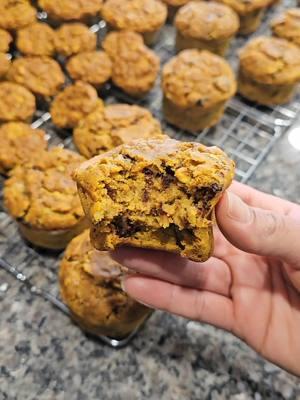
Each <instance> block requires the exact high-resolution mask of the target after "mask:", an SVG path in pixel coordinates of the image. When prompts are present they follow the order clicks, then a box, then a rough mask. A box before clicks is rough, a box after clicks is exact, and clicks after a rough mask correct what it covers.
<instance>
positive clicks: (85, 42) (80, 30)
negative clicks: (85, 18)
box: [55, 23, 97, 57]
mask: <svg viewBox="0 0 300 400" xmlns="http://www.w3.org/2000/svg"><path fill="white" fill-rule="evenodd" d="M96 45H97V37H96V35H95V33H93V32H92V31H90V30H89V28H88V27H87V26H86V25H83V24H80V23H70V24H63V25H62V26H61V27H60V28H58V29H57V31H56V37H55V47H56V50H57V52H58V53H60V54H62V55H64V56H66V57H69V56H71V55H72V54H77V53H81V52H83V51H91V50H95V49H96Z"/></svg>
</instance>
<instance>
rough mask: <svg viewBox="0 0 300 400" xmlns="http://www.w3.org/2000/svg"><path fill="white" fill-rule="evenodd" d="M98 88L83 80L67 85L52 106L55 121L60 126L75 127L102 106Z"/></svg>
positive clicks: (51, 110)
mask: <svg viewBox="0 0 300 400" xmlns="http://www.w3.org/2000/svg"><path fill="white" fill-rule="evenodd" d="M102 106H103V103H102V100H101V99H99V98H98V94H97V91H96V89H95V88H94V87H93V86H91V85H89V84H88V83H84V82H81V81H77V82H75V83H74V84H73V85H70V86H67V87H66V88H65V89H64V90H63V91H62V92H60V93H59V94H58V95H57V96H56V97H55V99H54V101H53V103H52V104H51V107H50V113H51V117H52V120H53V123H54V124H55V125H56V126H58V127H59V128H66V129H67V128H74V127H75V126H76V125H77V124H78V122H79V121H81V120H82V118H84V117H85V116H86V115H88V114H89V113H91V112H92V111H94V110H95V109H96V107H102Z"/></svg>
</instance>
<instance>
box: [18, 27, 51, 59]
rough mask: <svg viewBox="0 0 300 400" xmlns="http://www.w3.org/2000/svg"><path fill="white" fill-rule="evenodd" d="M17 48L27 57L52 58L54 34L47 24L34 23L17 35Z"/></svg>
mask: <svg viewBox="0 0 300 400" xmlns="http://www.w3.org/2000/svg"><path fill="white" fill-rule="evenodd" d="M16 44H17V48H18V49H19V50H20V52H21V53H23V54H25V55H29V56H52V55H53V54H54V53H55V32H54V30H53V29H52V28H51V27H50V26H49V25H47V24H45V23H41V22H36V23H34V24H32V25H29V26H26V27H25V28H23V29H20V30H19V31H18V33H17V43H16Z"/></svg>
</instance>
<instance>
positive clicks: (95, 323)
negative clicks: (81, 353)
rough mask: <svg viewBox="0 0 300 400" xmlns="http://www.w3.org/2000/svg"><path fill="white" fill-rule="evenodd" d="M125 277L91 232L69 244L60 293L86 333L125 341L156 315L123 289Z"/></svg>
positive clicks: (62, 264) (65, 255) (61, 277)
mask: <svg viewBox="0 0 300 400" xmlns="http://www.w3.org/2000/svg"><path fill="white" fill-rule="evenodd" d="M121 278H122V269H121V266H120V265H119V264H117V263H116V262H115V261H113V260H112V259H111V257H110V255H109V253H108V252H104V251H102V252H101V251H98V250H95V249H94V248H93V246H92V245H91V242H90V238H89V230H86V231H84V232H83V233H82V234H81V235H79V236H77V237H76V238H74V239H73V240H72V242H71V243H70V244H69V245H68V247H67V249H66V252H65V254H64V257H63V259H62V261H61V264H60V269H59V283H60V293H61V297H62V299H63V301H64V302H65V303H66V304H67V305H68V307H69V308H70V310H71V313H72V317H73V319H74V320H75V321H76V322H77V323H78V324H79V326H80V327H81V328H82V329H83V330H84V331H87V332H89V333H92V334H96V335H105V336H109V337H111V338H115V339H121V338H124V337H126V336H128V335H129V334H130V333H132V332H133V331H134V330H135V329H136V328H137V327H138V326H139V325H140V324H141V323H142V322H143V321H144V320H145V318H146V317H147V316H148V315H149V314H150V313H151V312H152V310H150V309H149V308H147V307H145V306H143V305H142V304H139V303H138V302H136V301H135V300H133V299H131V298H130V297H129V296H128V295H127V294H126V293H125V292H124V291H123V290H122V288H121Z"/></svg>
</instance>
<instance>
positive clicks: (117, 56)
mask: <svg viewBox="0 0 300 400" xmlns="http://www.w3.org/2000/svg"><path fill="white" fill-rule="evenodd" d="M102 46H103V48H104V50H105V51H106V52H107V54H108V55H109V56H110V57H111V60H112V81H113V83H114V84H115V85H116V86H118V87H120V88H121V89H122V90H123V91H124V92H126V93H128V94H129V95H131V96H134V97H143V96H145V95H146V94H147V93H148V92H149V91H150V90H151V89H152V88H153V86H154V83H155V81H156V78H157V75H158V72H159V58H158V56H157V55H156V54H155V53H154V51H152V50H150V49H149V48H148V47H147V46H145V45H144V42H143V37H142V36H141V35H139V34H138V33H135V32H130V31H121V32H111V33H109V34H108V35H107V36H106V38H105V40H104V42H103V43H102Z"/></svg>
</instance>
